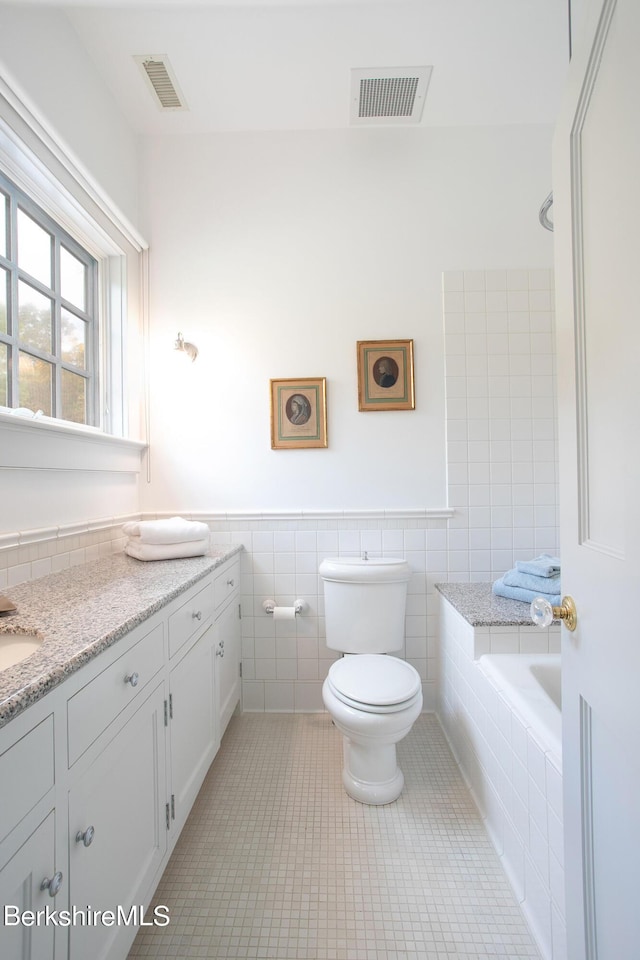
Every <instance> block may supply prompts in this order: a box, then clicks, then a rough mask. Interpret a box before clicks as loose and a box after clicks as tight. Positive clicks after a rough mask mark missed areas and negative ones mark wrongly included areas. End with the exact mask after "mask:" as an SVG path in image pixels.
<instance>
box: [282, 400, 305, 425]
mask: <svg viewBox="0 0 640 960" xmlns="http://www.w3.org/2000/svg"><path fill="white" fill-rule="evenodd" d="M285 413H286V415H287V420H288V421H289V423H295V424H302V423H307V422H308V420H309V417H310V416H311V403H310V402H309V399H308V397H305V395H304V394H303V393H294V394H292V395H291V396H290V397H289V399H288V400H287V403H286V406H285Z"/></svg>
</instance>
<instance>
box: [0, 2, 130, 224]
mask: <svg viewBox="0 0 640 960" xmlns="http://www.w3.org/2000/svg"><path fill="white" fill-rule="evenodd" d="M0 76H2V77H4V79H5V80H6V81H7V82H8V83H9V84H10V86H15V87H16V90H17V92H19V93H20V94H24V95H26V97H27V99H28V101H29V102H30V105H33V107H35V109H36V112H37V113H38V115H39V117H40V118H41V119H43V120H44V121H45V123H46V124H47V126H48V127H50V128H51V130H53V131H55V134H56V139H57V140H58V141H59V142H60V143H61V144H63V145H64V146H66V147H67V148H68V149H69V152H71V153H72V154H73V155H74V156H75V157H76V158H77V159H78V160H79V162H80V164H82V166H83V167H84V168H85V170H86V171H87V172H88V173H89V174H90V176H91V177H92V179H93V180H94V181H95V182H96V183H97V184H99V185H100V187H101V188H102V190H103V191H104V193H105V194H106V195H107V196H109V197H110V199H111V202H112V203H113V204H115V206H116V207H117V208H118V209H119V210H120V211H122V213H123V214H124V216H125V217H127V218H128V219H129V221H130V222H131V223H132V224H134V225H135V224H136V223H137V220H138V172H139V171H138V153H137V143H136V138H135V136H134V135H133V133H132V131H131V130H130V128H129V127H128V125H127V123H126V122H125V120H124V117H123V116H122V114H121V113H120V111H119V109H118V107H117V106H116V104H115V102H114V100H113V97H112V96H111V94H110V92H109V90H108V89H107V87H106V86H105V84H104V82H103V81H102V79H101V78H100V77H99V75H98V73H97V71H96V69H95V67H94V65H93V63H92V62H91V60H90V59H89V57H88V55H87V53H86V51H85V50H84V48H83V47H82V46H81V44H80V42H79V40H78V37H77V35H76V33H75V31H74V29H73V27H72V26H71V24H70V23H69V21H68V19H67V17H66V16H65V15H64V14H63V13H61V12H60V11H57V10H50V9H45V8H42V7H40V6H36V7H30V6H27V7H22V8H21V7H18V6H17V5H9V6H7V5H5V4H0Z"/></svg>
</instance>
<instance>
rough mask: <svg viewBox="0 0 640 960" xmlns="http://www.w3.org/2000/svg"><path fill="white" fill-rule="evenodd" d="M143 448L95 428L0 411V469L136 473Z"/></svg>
mask: <svg viewBox="0 0 640 960" xmlns="http://www.w3.org/2000/svg"><path fill="white" fill-rule="evenodd" d="M146 448H147V445H146V444H145V443H142V442H141V441H139V440H125V439H124V438H123V437H113V436H111V435H110V434H107V433H102V431H100V430H98V429H97V428H95V427H85V426H81V425H79V424H73V423H65V422H64V421H62V420H51V419H44V418H39V419H37V420H34V419H32V418H30V417H21V416H16V415H15V414H11V413H3V412H2V411H0V468H2V467H4V468H10V469H15V470H20V469H29V470H34V469H35V470H108V471H113V472H116V473H139V472H140V465H141V457H142V453H143V452H144V451H145V450H146Z"/></svg>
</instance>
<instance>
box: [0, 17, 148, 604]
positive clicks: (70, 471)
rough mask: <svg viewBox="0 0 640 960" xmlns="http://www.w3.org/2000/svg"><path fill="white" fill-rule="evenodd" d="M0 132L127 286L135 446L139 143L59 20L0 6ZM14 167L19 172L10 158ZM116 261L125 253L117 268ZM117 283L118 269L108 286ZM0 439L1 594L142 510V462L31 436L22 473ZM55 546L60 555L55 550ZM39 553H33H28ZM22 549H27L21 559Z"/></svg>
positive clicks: (5, 438)
mask: <svg viewBox="0 0 640 960" xmlns="http://www.w3.org/2000/svg"><path fill="white" fill-rule="evenodd" d="M5 84H6V85H7V86H5ZM0 120H2V121H3V123H6V124H7V125H8V127H9V128H10V130H12V131H13V133H15V134H16V135H17V136H18V137H20V138H23V141H24V142H25V143H26V144H27V146H26V154H25V156H26V155H28V156H29V157H35V163H34V164H33V165H32V166H30V165H29V161H25V164H21V163H18V162H17V161H16V167H17V168H18V172H20V168H23V169H24V170H25V171H26V174H25V176H26V180H29V179H30V178H33V171H34V170H35V171H36V174H35V177H36V181H37V185H38V188H39V189H41V193H39V194H37V196H38V198H39V199H41V198H42V196H43V195H46V197H47V198H50V197H51V196H53V200H54V208H55V204H56V203H57V202H58V201H59V203H60V207H61V209H63V210H64V212H65V215H67V214H68V215H69V218H70V219H69V220H67V221H65V225H66V226H68V225H69V223H70V220H71V218H72V214H71V213H69V211H71V210H72V209H73V206H74V203H75V201H78V202H79V203H82V204H83V205H84V206H85V208H86V209H87V211H88V215H90V216H94V217H96V218H101V219H100V220H99V230H98V231H97V232H96V236H97V235H98V234H99V237H100V238H105V240H104V242H105V249H107V250H108V251H109V254H110V255H111V256H113V257H114V260H115V261H116V262H117V265H118V267H120V266H122V268H123V270H124V271H125V273H126V274H128V281H127V282H128V288H129V294H130V299H129V303H128V306H127V316H128V325H129V332H128V349H127V354H126V361H125V365H126V364H129V368H128V370H127V372H125V374H124V375H125V377H127V379H128V381H129V382H128V388H129V404H130V408H129V417H130V423H131V425H132V426H131V431H132V435H133V437H134V438H136V439H137V438H139V436H140V428H141V424H142V420H141V417H140V393H141V385H142V363H141V358H142V357H143V351H142V349H140V348H141V346H142V338H141V335H140V332H139V331H140V326H139V324H141V309H140V300H141V294H140V267H139V253H138V249H137V247H136V242H137V240H136V238H135V236H134V233H135V226H136V220H137V216H138V213H137V208H138V187H139V178H138V152H137V142H136V138H135V136H134V135H133V133H132V132H131V130H130V129H129V128H128V127H127V125H126V123H125V121H124V118H123V117H122V115H121V114H120V113H119V112H118V110H117V108H116V106H115V103H114V101H113V99H112V97H111V95H110V93H109V91H108V90H107V88H106V87H105V85H104V83H103V82H102V80H101V79H100V77H99V76H98V74H97V72H96V70H95V68H94V66H93V64H92V63H91V61H90V60H89V58H88V57H87V55H86V53H85V52H84V51H83V48H82V47H81V46H80V43H79V41H78V38H77V36H76V35H75V33H74V31H73V29H72V27H71V26H70V24H69V22H68V20H67V18H66V16H65V15H64V14H62V13H60V12H56V11H53V10H47V9H42V8H18V7H17V6H6V5H0ZM41 127H42V128H41ZM48 136H51V137H52V138H53V140H54V142H55V143H56V144H57V148H59V149H56V154H55V156H53V155H52V154H51V153H50V152H49V150H48V144H49V141H48ZM12 142H13V141H12ZM29 150H33V151H34V153H33V154H32V153H29ZM11 160H12V162H13V161H15V155H14V153H13V152H12V153H11ZM39 163H43V164H47V165H48V168H49V173H50V174H51V175H52V178H55V179H56V182H55V184H54V186H51V184H50V182H49V178H48V177H47V178H44V177H42V178H41V177H40V172H39V171H40V168H39V166H38V164H39ZM8 172H9V176H11V175H12V173H11V171H8ZM85 174H86V175H87V176H86V177H85V176H84V175H85ZM13 176H16V174H15V173H14V174H13ZM63 177H64V178H66V179H65V183H64V187H65V189H66V190H67V191H68V194H66V195H65V196H64V197H63V190H62V189H59V183H60V181H61V178H63ZM16 179H18V178H17V177H16ZM45 180H47V184H46V186H44V185H43V184H44V181H45ZM74 191H75V192H74ZM67 196H68V197H70V198H71V199H70V200H69V201H67ZM103 198H108V202H109V206H110V208H111V210H109V211H107V210H106V209H101V207H100V203H101V202H102V200H103ZM94 201H97V202H94ZM43 202H44V201H43ZM111 211H114V215H113V216H111ZM128 221H131V222H132V223H131V224H130V223H129V222H128ZM130 226H132V227H133V232H132V231H130V229H129V227H130ZM99 242H101V239H99V240H97V241H96V243H99ZM116 251H121V252H122V254H123V256H122V260H120V257H119V256H118V255H117V252H116ZM116 273H117V269H116V267H115V266H114V267H113V273H112V280H113V277H114V276H115V275H116ZM109 292H110V293H111V290H110V291H109ZM107 295H108V294H107V291H106V290H105V296H107ZM5 428H6V424H5V425H4V426H3V425H2V424H0V429H2V431H3V432H2V437H1V438H0V501H1V503H0V587H2V586H3V581H4V585H7V584H9V585H10V584H11V583H12V582H13V583H15V582H19V580H20V579H28V578H29V577H30V576H36V575H41V574H42V573H46V572H48V569H47V566H48V561H49V560H50V557H51V556H54V555H57V553H58V552H59V551H62V552H63V553H64V554H65V555H66V556H67V557H68V556H69V554H71V553H74V551H75V552H76V553H75V557H74V559H75V562H79V560H80V554H79V553H77V551H80V550H82V551H84V550H85V547H88V548H89V549H90V551H93V548H94V547H96V545H97V543H98V542H100V543H102V540H101V539H100V538H101V536H102V535H101V534H100V535H98V534H96V532H95V527H96V521H98V520H100V523H99V524H98V527H100V529H107V528H108V519H107V518H111V517H115V516H118V517H119V516H122V515H128V514H130V513H133V512H136V513H137V511H138V510H139V485H138V473H137V470H139V467H140V460H139V457H138V463H137V468H136V466H135V465H134V466H133V468H131V466H130V464H129V463H128V462H127V465H126V466H125V467H123V466H122V464H121V463H118V464H116V463H115V462H109V461H108V453H107V451H108V450H109V449H115V447H114V446H113V445H111V446H110V445H108V444H107V445H103V446H102V447H101V448H100V447H99V445H92V444H91V443H90V442H89V445H88V448H87V449H88V454H87V458H85V459H84V460H83V461H82V467H81V468H80V467H79V466H78V463H77V458H75V457H74V456H73V455H70V454H69V451H70V448H69V446H68V445H65V444H64V443H63V442H61V443H59V444H56V443H55V441H53V440H52V439H51V436H49V438H48V440H46V441H45V439H44V438H45V434H44V433H43V432H42V431H40V432H38V431H37V430H36V431H34V432H33V438H32V440H33V442H32V444H31V446H29V444H28V443H26V444H25V442H24V437H22V438H21V444H23V446H21V450H23V447H24V450H25V451H26V453H25V457H24V458H23V460H22V461H20V458H19V457H18V456H17V455H14V452H15V451H14V450H13V449H12V445H13V444H14V438H13V435H12V433H11V432H9V433H7V432H6V429H5ZM25 429H26V428H25ZM71 446H72V447H73V443H72V444H71ZM43 448H46V450H47V456H46V457H44V456H43V454H42V450H43ZM94 451H95V453H94ZM49 452H51V455H50V456H49V455H48V453H49ZM105 458H106V459H105ZM134 459H135V458H134ZM62 528H64V532H63V533H61V529H62ZM33 531H37V535H36V534H34V533H33ZM78 537H85V539H86V544H85V542H84V540H83V542H82V544H80V542H79V541H78V539H77V538H78ZM96 538H97V539H96ZM59 539H60V540H61V541H62V540H63V541H64V543H62V542H56V541H58V540H59ZM36 541H37V543H39V544H40V546H34V543H36ZM110 541H111V535H110V533H109V534H108V535H106V540H105V541H104V542H105V543H107V544H108V547H104V548H103V549H104V550H108V549H110ZM19 544H23V545H24V544H29V546H28V547H25V550H23V551H21V550H20V549H19V547H18V545H19ZM84 555H85V554H84V552H83V553H82V556H84ZM90 555H91V553H90ZM31 564H36V566H35V567H32V566H31Z"/></svg>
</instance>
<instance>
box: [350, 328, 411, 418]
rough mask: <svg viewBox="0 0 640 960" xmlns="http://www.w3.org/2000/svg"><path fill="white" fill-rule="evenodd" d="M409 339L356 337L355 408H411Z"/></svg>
mask: <svg viewBox="0 0 640 960" xmlns="http://www.w3.org/2000/svg"><path fill="white" fill-rule="evenodd" d="M415 405H416V401H415V392H414V386H413V340H358V409H359V410H414V409H415Z"/></svg>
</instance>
